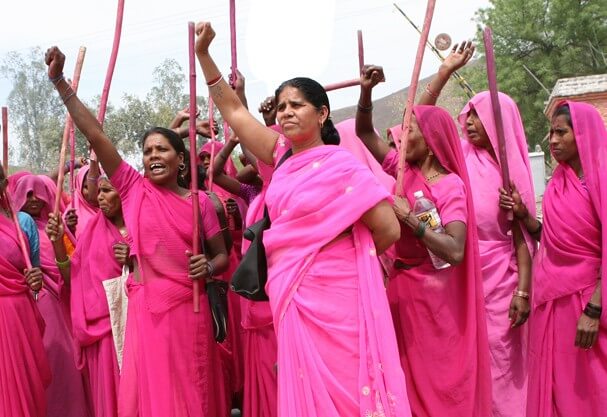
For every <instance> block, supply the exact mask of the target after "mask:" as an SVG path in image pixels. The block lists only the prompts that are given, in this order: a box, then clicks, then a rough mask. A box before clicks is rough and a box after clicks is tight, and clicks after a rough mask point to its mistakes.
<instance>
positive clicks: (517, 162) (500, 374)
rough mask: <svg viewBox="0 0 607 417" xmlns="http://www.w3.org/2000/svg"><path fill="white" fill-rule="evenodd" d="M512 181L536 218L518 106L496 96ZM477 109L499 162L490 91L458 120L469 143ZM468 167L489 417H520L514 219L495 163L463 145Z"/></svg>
mask: <svg viewBox="0 0 607 417" xmlns="http://www.w3.org/2000/svg"><path fill="white" fill-rule="evenodd" d="M499 100H500V106H501V110H502V119H503V123H504V131H505V134H506V150H507V154H508V166H509V169H510V176H511V179H512V181H513V182H514V183H515V185H516V187H517V189H518V190H519V192H520V194H521V197H522V198H523V201H524V202H525V205H526V206H527V207H528V209H529V213H530V215H532V216H534V217H535V193H534V191H533V181H532V178H531V169H530V166H529V156H528V151H527V139H526V138H525V131H524V128H523V122H522V120H521V116H520V114H519V111H518V108H517V106H516V103H515V102H514V101H513V100H512V99H511V98H510V97H508V96H507V95H506V94H503V93H499ZM472 109H475V110H476V112H477V114H478V117H479V119H480V120H481V122H482V124H483V126H484V128H485V131H486V132H487V135H488V136H489V140H490V142H491V145H492V146H493V150H494V152H495V154H496V156H497V161H499V146H498V141H497V133H496V132H497V130H496V127H495V123H494V121H493V108H492V106H491V98H490V96H489V92H488V91H484V92H482V93H479V94H477V95H475V96H474V97H473V98H472V100H470V101H469V102H468V104H466V106H465V107H464V108H463V109H462V111H461V113H460V115H459V118H458V119H459V122H460V126H461V129H462V132H464V136H465V137H466V139H467V134H466V119H467V117H468V113H469V112H470V111H471V110H472ZM462 148H463V150H464V156H465V158H466V165H467V166H468V174H469V178H470V186H471V191H472V199H473V201H474V211H475V213H476V225H477V229H478V243H479V250H480V257H481V267H482V276H483V288H484V294H485V309H486V312H487V330H488V335H489V349H490V353H491V377H492V381H493V384H492V386H493V416H494V417H502V416H504V417H524V416H525V407H526V404H527V339H528V326H527V325H526V324H525V325H523V326H520V327H518V328H516V329H512V328H511V324H512V323H511V322H510V321H509V320H508V310H509V308H510V302H511V300H512V292H513V291H514V290H515V289H516V288H517V285H518V265H517V260H516V251H515V247H514V240H513V238H512V220H509V219H508V216H507V213H506V212H505V211H504V210H501V209H500V208H499V206H498V204H497V202H498V200H499V191H498V189H499V187H501V186H502V175H501V169H500V166H499V162H496V161H495V160H494V159H493V157H492V156H491V154H490V153H489V152H488V151H487V150H486V149H484V148H480V147H477V146H474V145H473V144H472V143H470V142H469V141H468V140H463V141H462ZM522 231H523V234H524V236H525V241H526V242H527V248H528V250H529V254H530V255H531V257H532V258H533V255H534V254H535V248H536V243H535V241H534V240H533V238H531V236H529V234H528V233H527V229H526V228H525V227H522Z"/></svg>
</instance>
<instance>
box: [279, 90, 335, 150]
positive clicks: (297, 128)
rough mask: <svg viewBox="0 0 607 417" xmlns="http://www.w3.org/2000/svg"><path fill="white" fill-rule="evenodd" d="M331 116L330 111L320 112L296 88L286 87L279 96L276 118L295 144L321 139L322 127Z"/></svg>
mask: <svg viewBox="0 0 607 417" xmlns="http://www.w3.org/2000/svg"><path fill="white" fill-rule="evenodd" d="M328 115H329V109H328V108H327V107H326V106H322V107H321V109H320V110H318V109H317V108H316V107H314V105H313V104H312V103H310V102H309V101H307V100H306V99H305V98H304V96H303V94H302V93H301V92H300V91H299V90H298V89H297V88H295V87H290V86H287V87H285V88H284V89H283V90H282V92H281V93H280V95H279V96H278V104H277V105H276V118H277V120H278V124H279V125H280V127H281V128H282V132H283V134H284V135H285V136H286V137H287V138H289V139H290V140H291V141H293V142H303V141H307V140H310V139H311V138H313V137H314V136H318V137H320V126H321V124H322V123H324V122H325V120H326V118H327V117H328Z"/></svg>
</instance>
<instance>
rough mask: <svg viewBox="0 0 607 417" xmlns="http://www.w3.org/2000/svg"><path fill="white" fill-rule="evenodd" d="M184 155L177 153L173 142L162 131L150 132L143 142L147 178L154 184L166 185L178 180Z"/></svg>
mask: <svg viewBox="0 0 607 417" xmlns="http://www.w3.org/2000/svg"><path fill="white" fill-rule="evenodd" d="M183 160H184V156H183V154H182V153H177V151H176V150H175V148H173V146H171V142H169V140H168V139H167V138H166V137H164V136H163V135H161V134H160V133H152V134H150V135H149V136H148V137H147V138H146V139H145V142H144V144H143V167H144V170H145V176H146V178H149V179H150V181H152V182H153V183H154V184H158V185H166V184H170V183H171V182H176V181H177V175H178V174H179V165H180V164H182V163H183Z"/></svg>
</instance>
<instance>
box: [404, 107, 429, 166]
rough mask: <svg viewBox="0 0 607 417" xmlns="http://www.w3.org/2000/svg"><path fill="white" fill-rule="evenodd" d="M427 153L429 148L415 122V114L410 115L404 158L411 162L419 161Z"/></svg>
mask: <svg viewBox="0 0 607 417" xmlns="http://www.w3.org/2000/svg"><path fill="white" fill-rule="evenodd" d="M429 153H430V148H428V145H427V144H426V140H425V139H424V135H423V134H422V131H421V129H420V128H419V125H418V124H417V119H416V118H415V115H413V116H412V117H411V127H410V129H409V136H408V137H407V155H406V157H405V160H406V161H407V162H411V163H415V162H421V161H423V160H424V159H425V158H426V157H427V156H428V154H429Z"/></svg>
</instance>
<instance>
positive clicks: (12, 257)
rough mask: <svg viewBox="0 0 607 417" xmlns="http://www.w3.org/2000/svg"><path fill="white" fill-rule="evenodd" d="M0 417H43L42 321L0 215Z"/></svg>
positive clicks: (13, 238)
mask: <svg viewBox="0 0 607 417" xmlns="http://www.w3.org/2000/svg"><path fill="white" fill-rule="evenodd" d="M0 247H2V253H1V254H0V415H2V416H11V417H46V410H47V406H46V394H45V388H46V387H47V386H48V384H49V383H50V380H51V373H50V369H49V366H48V360H47V357H46V352H45V351H44V345H43V344H42V334H43V332H44V321H43V320H42V317H41V316H40V313H39V312H38V309H37V308H36V305H35V303H34V300H33V298H32V295H31V293H30V290H29V288H28V286H27V284H26V282H25V277H24V276H23V270H24V269H25V260H24V259H23V255H22V254H21V250H20V249H19V241H18V240H17V230H16V229H15V225H14V223H13V222H12V221H11V220H9V219H8V218H6V217H5V216H4V215H2V214H0Z"/></svg>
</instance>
